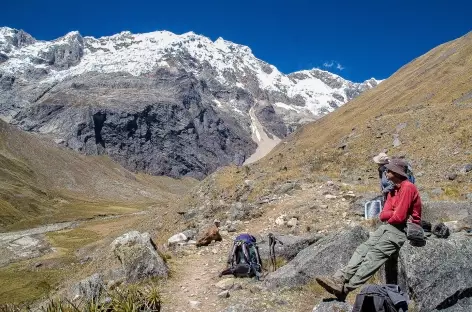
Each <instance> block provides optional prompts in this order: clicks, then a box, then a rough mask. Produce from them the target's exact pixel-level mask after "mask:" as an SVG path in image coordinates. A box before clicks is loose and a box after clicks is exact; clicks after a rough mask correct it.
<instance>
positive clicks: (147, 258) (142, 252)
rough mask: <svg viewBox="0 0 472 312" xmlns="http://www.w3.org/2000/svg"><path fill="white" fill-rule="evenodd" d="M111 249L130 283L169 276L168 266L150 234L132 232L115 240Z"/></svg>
mask: <svg viewBox="0 0 472 312" xmlns="http://www.w3.org/2000/svg"><path fill="white" fill-rule="evenodd" d="M111 247H112V250H113V253H114V254H115V256H116V257H117V258H118V260H119V261H120V263H121V265H122V268H123V271H124V272H125V277H126V279H127V280H128V281H130V282H134V281H138V280H140V279H142V278H146V277H151V276H157V277H167V276H168V271H169V270H168V268H167V265H166V264H165V262H164V260H162V258H161V257H160V256H159V254H158V253H157V249H156V245H155V244H154V242H153V241H152V240H151V238H150V237H149V234H148V233H139V232H138V231H131V232H129V233H126V234H124V235H122V236H120V237H118V238H117V239H115V240H114V241H113V243H112V244H111Z"/></svg>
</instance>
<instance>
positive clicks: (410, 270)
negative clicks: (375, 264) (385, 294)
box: [398, 233, 472, 312]
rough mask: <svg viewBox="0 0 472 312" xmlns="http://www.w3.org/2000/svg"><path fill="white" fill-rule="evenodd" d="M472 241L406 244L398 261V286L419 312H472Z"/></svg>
mask: <svg viewBox="0 0 472 312" xmlns="http://www.w3.org/2000/svg"><path fill="white" fill-rule="evenodd" d="M471 255H472V237H471V236H467V235H464V234H463V233H455V234H452V235H451V236H450V237H449V238H448V239H440V238H434V237H431V238H429V239H428V240H427V243H426V246H424V247H420V248H418V247H413V246H411V245H409V244H405V245H404V247H402V248H401V250H400V254H399V259H398V270H399V278H398V279H399V284H400V286H401V287H402V288H403V289H408V290H409V291H410V297H411V298H412V299H414V300H415V302H416V304H417V307H418V308H419V311H420V312H427V311H428V312H429V311H451V312H452V311H454V312H459V311H464V312H465V311H472V264H471V261H470V260H471Z"/></svg>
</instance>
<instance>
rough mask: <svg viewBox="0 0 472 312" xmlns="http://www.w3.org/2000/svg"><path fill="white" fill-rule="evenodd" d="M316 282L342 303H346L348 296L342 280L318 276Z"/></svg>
mask: <svg viewBox="0 0 472 312" xmlns="http://www.w3.org/2000/svg"><path fill="white" fill-rule="evenodd" d="M315 280H316V281H317V282H318V284H320V285H321V287H323V288H324V289H325V290H326V291H327V292H329V293H330V294H333V295H335V296H336V298H338V300H340V301H344V300H345V299H346V296H347V291H345V290H346V289H345V287H344V281H343V280H342V279H337V278H334V277H332V276H317V277H316V278H315Z"/></svg>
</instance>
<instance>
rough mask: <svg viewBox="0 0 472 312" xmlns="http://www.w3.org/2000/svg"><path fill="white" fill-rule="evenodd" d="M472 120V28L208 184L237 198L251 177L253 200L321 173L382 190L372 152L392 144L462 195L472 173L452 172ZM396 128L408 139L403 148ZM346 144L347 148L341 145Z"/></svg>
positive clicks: (217, 193) (428, 180)
mask: <svg viewBox="0 0 472 312" xmlns="http://www.w3.org/2000/svg"><path fill="white" fill-rule="evenodd" d="M471 120H472V32H471V33H468V34H467V35H465V36H463V37H461V38H459V39H457V40H454V41H451V42H448V43H445V44H443V45H440V46H438V47H436V48H435V49H433V50H431V51H430V52H428V53H426V54H425V55H423V56H421V57H419V58H417V59H415V60H413V61H412V62H411V63H409V64H407V65H405V66H404V67H402V68H401V69H399V70H398V71H397V72H396V73H395V74H394V75H392V76H391V77H390V78H388V79H387V80H385V81H384V82H382V83H381V84H380V85H379V86H378V87H376V88H375V89H373V90H370V91H368V92H365V93H363V94H362V95H361V96H359V97H358V98H356V99H355V100H353V101H351V102H350V103H348V104H346V105H344V106H343V107H341V108H340V109H338V110H336V111H335V112H333V113H331V114H329V115H327V116H326V117H324V118H322V119H320V120H318V121H316V122H314V123H311V124H309V125H307V126H305V127H303V128H302V129H300V131H298V132H296V133H294V134H293V135H292V136H291V137H289V138H287V139H286V140H285V142H282V143H281V144H279V145H278V146H277V147H276V148H275V149H274V150H273V151H272V152H271V153H270V154H269V155H267V156H266V157H265V158H263V159H262V160H260V161H259V162H258V163H256V164H253V165H251V166H249V167H247V168H236V167H229V168H226V169H224V170H220V171H219V172H217V173H215V174H214V175H213V176H211V177H209V178H208V179H206V181H205V182H204V184H205V186H202V188H201V189H203V190H207V191H205V192H207V195H208V192H209V193H210V197H213V198H214V199H217V198H224V199H230V198H233V199H235V198H237V197H238V196H239V195H240V190H241V189H244V180H245V179H250V180H254V181H255V182H254V187H253V188H252V190H251V191H250V192H251V193H250V196H249V200H251V199H252V200H256V199H257V198H259V197H260V196H262V195H267V194H270V192H271V190H272V189H273V187H274V186H275V185H278V184H280V183H282V182H283V181H286V180H292V179H294V180H300V179H305V180H307V181H310V180H316V179H319V178H320V177H321V178H331V179H341V180H345V179H346V180H350V181H348V182H351V181H358V182H356V183H358V184H360V187H361V188H370V189H375V188H376V186H377V184H376V183H377V182H376V169H375V168H374V166H373V163H372V161H371V158H372V157H373V156H374V155H376V154H377V153H379V152H380V151H382V150H383V149H386V150H387V151H388V153H389V154H390V155H404V156H406V157H407V158H408V159H410V160H411V162H412V164H413V166H414V169H415V172H416V173H420V172H421V174H419V175H420V177H418V179H417V181H418V184H419V185H421V187H422V188H423V189H425V190H431V189H433V188H443V189H444V190H445V191H446V192H445V193H444V194H445V195H444V196H450V197H454V198H458V197H459V196H462V195H463V194H467V193H470V192H472V187H471V185H472V183H471V174H468V175H466V176H464V175H459V177H458V178H457V179H456V180H455V181H454V182H451V181H448V180H447V179H445V177H444V176H445V175H446V174H447V173H451V172H458V170H459V168H460V167H461V166H463V165H464V164H465V163H470V162H471V161H472V122H471ZM403 123H404V125H406V126H405V127H404V128H403V129H400V128H401V126H400V125H401V124H403ZM394 134H398V137H399V139H400V141H401V142H402V144H401V145H400V146H399V147H396V148H395V147H393V144H392V143H393V136H394ZM343 144H346V148H345V149H344V150H343V149H340V148H339V146H340V145H343ZM238 192H239V194H238ZM200 193H201V192H200Z"/></svg>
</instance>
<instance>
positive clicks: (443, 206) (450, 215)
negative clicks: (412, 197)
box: [422, 201, 472, 223]
mask: <svg viewBox="0 0 472 312" xmlns="http://www.w3.org/2000/svg"><path fill="white" fill-rule="evenodd" d="M470 216H472V202H466V201H463V202H460V201H458V202H452V201H437V202H423V215H422V217H423V219H424V220H427V221H429V222H431V223H437V222H444V221H450V220H458V221H460V220H464V219H467V218H468V217H470Z"/></svg>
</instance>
